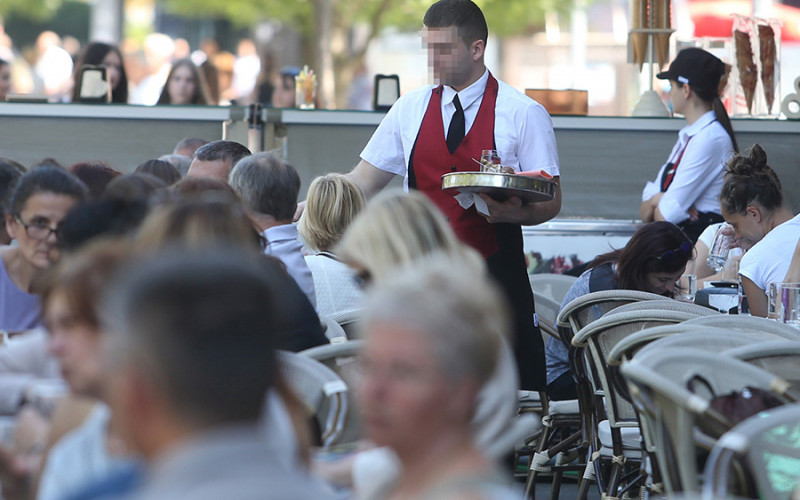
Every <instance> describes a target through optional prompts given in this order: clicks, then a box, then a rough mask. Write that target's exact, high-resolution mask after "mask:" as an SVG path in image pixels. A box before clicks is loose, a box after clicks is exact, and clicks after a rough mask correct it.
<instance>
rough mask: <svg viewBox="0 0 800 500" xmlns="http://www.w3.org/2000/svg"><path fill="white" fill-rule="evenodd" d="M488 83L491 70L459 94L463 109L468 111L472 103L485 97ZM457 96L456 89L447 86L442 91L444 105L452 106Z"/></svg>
mask: <svg viewBox="0 0 800 500" xmlns="http://www.w3.org/2000/svg"><path fill="white" fill-rule="evenodd" d="M488 81H489V70H488V69H486V70H484V72H483V76H481V77H480V78H478V79H477V80H476V81H475V83H473V84H472V85H470V86H469V87H467V88H465V89H462V90H461V92H458V100H459V101H461V107H462V108H464V109H467V108H468V107H470V106H471V105H472V103H474V102H475V101H477V100H478V99H480V98H481V96H483V92H484V91H485V90H486V83H487V82H488ZM455 96H456V91H455V89H453V87H448V86H447V85H445V86H444V89H443V90H442V104H445V105H446V104H450V103H451V102H453V99H454V98H455Z"/></svg>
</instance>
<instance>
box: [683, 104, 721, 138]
mask: <svg viewBox="0 0 800 500" xmlns="http://www.w3.org/2000/svg"><path fill="white" fill-rule="evenodd" d="M716 120H717V115H716V114H714V110H713V109H712V110H711V111H709V112H707V113H706V114H704V115H703V116H701V117H700V118H698V119H697V121H696V122H694V123H692V124H691V125H687V126H685V127H683V128H682V129H681V131H680V136H681V138H686V137H693V136H694V135H695V134H697V133H698V132H700V131H701V130H703V129H704V128H706V127H707V126H708V125H710V124H711V123H712V122H715V121H716Z"/></svg>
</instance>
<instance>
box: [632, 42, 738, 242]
mask: <svg viewBox="0 0 800 500" xmlns="http://www.w3.org/2000/svg"><path fill="white" fill-rule="evenodd" d="M724 75H725V64H724V63H723V62H722V61H720V60H719V59H717V58H716V57H714V56H713V55H712V54H710V53H708V52H706V51H705V50H702V49H697V48H689V49H684V50H682V51H680V52H679V53H678V56H677V57H676V58H675V60H674V61H672V64H670V66H669V70H668V71H665V72H663V73H659V74H658V75H656V76H657V77H658V78H660V79H662V80H669V82H670V90H669V97H670V100H671V101H672V107H673V110H674V112H675V113H680V114H682V115H683V116H684V118H686V121H687V122H688V125H687V126H685V127H683V128H682V129H681V130H680V132H679V133H678V142H676V143H675V146H674V147H673V148H672V152H671V153H670V155H669V158H668V159H667V162H666V163H665V164H664V165H663V166H662V167H661V170H659V172H658V175H657V176H656V178H655V180H654V181H652V182H648V183H647V185H645V187H644V190H643V191H642V205H641V206H640V207H639V215H640V217H641V218H642V221H644V222H652V221H657V220H666V221H669V222H672V223H673V224H676V225H678V226H679V227H680V228H681V229H683V231H684V232H685V233H686V235H687V236H688V237H689V238H690V239H691V240H692V241H693V242H695V241H697V238H698V237H699V236H700V233H702V232H703V229H705V228H706V226H708V225H709V224H713V223H716V222H722V220H723V219H722V215H721V214H720V207H719V195H720V191H721V190H722V181H723V179H722V178H723V171H724V168H725V163H726V162H727V160H728V158H729V157H730V156H731V155H732V154H733V153H734V152H737V151H738V147H737V145H736V138H735V137H734V135H733V127H732V126H731V120H730V118H729V117H728V113H727V112H726V111H725V108H724V107H723V105H722V101H720V99H719V89H720V81H721V80H722V78H723V76H724ZM722 87H724V85H722Z"/></svg>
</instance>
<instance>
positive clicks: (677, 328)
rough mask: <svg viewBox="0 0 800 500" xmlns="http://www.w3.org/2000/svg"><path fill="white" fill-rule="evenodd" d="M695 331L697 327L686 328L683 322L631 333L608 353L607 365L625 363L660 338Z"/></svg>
mask: <svg viewBox="0 0 800 500" xmlns="http://www.w3.org/2000/svg"><path fill="white" fill-rule="evenodd" d="M695 331H697V327H692V326H686V322H685V321H684V322H682V323H675V324H671V325H663V326H655V327H653V328H648V329H646V330H642V331H640V332H636V333H633V334H631V335H628V336H627V337H625V338H624V339H621V340H620V341H619V342H617V345H615V346H614V348H613V349H611V352H610V353H608V364H609V365H611V366H619V365H621V364H622V363H623V361H627V360H629V359H631V358H632V357H633V356H635V355H636V353H637V352H639V350H640V349H641V348H642V347H644V346H646V345H647V344H649V343H650V342H653V341H656V340H658V339H660V338H663V337H668V336H670V335H676V334H682V333H691V332H695Z"/></svg>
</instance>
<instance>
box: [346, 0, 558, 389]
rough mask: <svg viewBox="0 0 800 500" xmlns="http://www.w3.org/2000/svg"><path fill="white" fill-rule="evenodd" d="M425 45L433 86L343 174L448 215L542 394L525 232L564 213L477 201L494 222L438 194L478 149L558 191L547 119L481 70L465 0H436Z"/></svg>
mask: <svg viewBox="0 0 800 500" xmlns="http://www.w3.org/2000/svg"><path fill="white" fill-rule="evenodd" d="M423 23H424V28H423V31H422V33H423V35H422V36H423V41H424V42H425V44H426V45H427V50H428V65H429V67H430V68H431V69H432V71H433V76H434V78H435V80H436V81H437V82H438V83H439V84H438V85H435V86H426V87H423V88H420V89H417V90H415V91H412V92H409V93H407V94H405V95H404V96H402V97H401V98H400V99H399V100H398V101H397V102H396V103H395V104H394V105H393V106H392V108H391V109H390V110H389V112H388V113H387V114H386V117H385V118H384V119H383V121H382V122H381V124H380V125H379V126H378V128H377V130H376V131H375V133H374V135H373V136H372V138H371V139H370V141H369V143H368V144H367V146H366V147H365V148H364V150H363V151H362V153H361V161H360V162H359V164H358V165H357V166H356V167H355V168H354V169H353V171H352V172H350V173H349V174H348V176H349V177H350V178H351V179H352V180H354V181H355V182H356V183H358V184H359V185H360V186H361V188H362V189H363V190H364V192H365V194H366V195H367V197H370V196H372V195H373V194H375V193H377V192H378V191H380V190H381V189H383V188H384V187H385V186H386V185H387V184H388V183H389V181H391V179H392V178H393V177H394V176H395V175H401V176H404V178H405V187H406V189H419V190H420V191H422V192H424V193H425V194H426V195H427V196H428V197H430V199H431V200H432V201H433V202H434V203H435V204H436V205H437V206H438V207H439V208H440V209H441V210H442V212H444V214H445V216H446V217H447V218H448V220H449V221H450V224H451V226H452V227H453V229H454V230H455V232H456V234H457V235H458V237H459V238H460V239H461V240H462V241H464V242H465V243H467V244H469V245H471V246H472V247H474V248H475V249H476V250H478V251H479V252H481V254H482V255H483V256H484V257H485V258H486V260H487V263H488V265H489V270H490V272H491V273H492V275H493V276H494V277H495V278H496V279H497V280H498V281H499V283H500V285H501V287H502V288H503V290H504V291H505V293H506V294H507V299H508V300H509V302H510V304H511V305H512V309H513V311H514V324H515V332H514V339H513V340H514V351H515V353H516V357H517V365H518V368H519V372H520V384H521V387H522V388H523V389H529V390H544V388H545V363H544V348H543V346H542V339H541V334H540V332H539V327H538V325H535V324H534V314H533V313H534V306H533V294H532V293H531V289H530V284H529V282H528V275H527V272H526V264H525V256H524V254H523V249H522V230H521V227H520V226H521V225H523V224H524V225H533V224H540V223H542V222H545V221H548V220H550V219H552V218H553V217H555V216H556V215H557V214H558V212H559V211H560V210H561V189H560V187H558V188H557V189H556V196H555V198H554V199H553V200H551V201H547V202H540V203H524V202H522V200H520V199H519V198H517V197H511V198H509V199H508V200H506V201H504V202H500V201H496V200H493V199H492V198H489V197H488V196H485V195H481V198H482V199H483V200H484V201H485V202H486V205H487V208H488V212H489V214H490V215H488V216H484V215H481V214H480V213H479V212H477V211H476V209H475V207H474V206H473V207H470V208H469V209H467V210H465V209H464V208H462V207H461V206H460V205H459V204H458V202H457V201H456V200H455V199H454V198H453V196H452V195H448V194H444V193H443V192H442V180H441V178H442V175H444V174H446V173H450V172H464V171H477V170H479V165H478V164H477V163H476V162H475V161H474V160H473V159H477V158H480V155H481V150H483V149H496V150H498V151H500V153H501V157H502V160H503V164H504V165H508V166H512V167H513V168H514V169H515V170H517V171H530V170H543V171H545V172H547V173H549V174H550V175H552V176H553V180H554V181H555V182H556V184H558V180H559V168H558V152H557V150H556V141H555V135H554V133H553V124H552V122H551V120H550V116H549V115H548V114H547V112H546V111H545V110H544V108H543V107H542V106H541V105H539V104H538V103H537V102H535V101H533V100H532V99H530V98H528V97H526V96H525V95H523V94H521V93H520V92H518V91H517V90H515V89H513V88H511V87H510V86H508V85H507V84H505V83H503V82H501V81H498V80H497V79H496V78H494V76H492V74H491V73H490V72H489V71H488V70H487V69H486V66H485V65H484V51H485V49H486V38H487V35H488V28H487V26H486V19H485V18H484V17H483V13H482V12H481V10H480V8H479V7H478V6H477V5H475V4H474V3H473V2H472V1H471V0H439V1H438V2H436V3H435V4H433V5H432V6H431V7H430V8H429V9H428V12H426V14H425V18H424V20H423Z"/></svg>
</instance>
